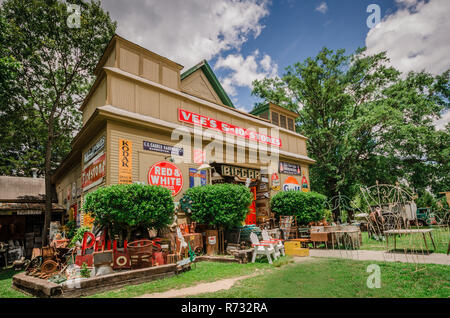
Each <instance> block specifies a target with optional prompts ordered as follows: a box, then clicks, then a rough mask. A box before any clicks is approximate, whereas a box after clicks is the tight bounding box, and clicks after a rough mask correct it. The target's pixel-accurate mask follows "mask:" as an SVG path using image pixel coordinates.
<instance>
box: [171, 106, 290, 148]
mask: <svg viewBox="0 0 450 318" xmlns="http://www.w3.org/2000/svg"><path fill="white" fill-rule="evenodd" d="M178 120H179V121H182V122H185V123H189V124H193V125H197V126H202V127H204V128H211V129H215V130H218V131H220V132H223V133H225V134H230V135H234V136H238V137H242V138H245V139H249V140H253V141H258V142H261V143H265V144H269V145H272V146H276V147H281V139H280V138H275V137H271V136H266V135H264V134H260V133H258V132H256V131H253V130H248V129H245V128H242V127H238V126H235V125H232V124H228V123H225V122H223V121H220V120H217V119H213V118H210V117H208V116H203V115H200V114H196V113H193V112H190V111H188V110H185V109H181V108H179V109H178Z"/></svg>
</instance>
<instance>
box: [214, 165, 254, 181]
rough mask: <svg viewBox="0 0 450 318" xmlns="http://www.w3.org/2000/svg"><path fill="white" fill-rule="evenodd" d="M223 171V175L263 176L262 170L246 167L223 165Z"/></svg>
mask: <svg viewBox="0 0 450 318" xmlns="http://www.w3.org/2000/svg"><path fill="white" fill-rule="evenodd" d="M221 172H222V173H221V175H222V176H228V177H239V178H243V179H247V178H250V179H259V178H260V177H261V172H260V171H259V170H256V169H251V168H245V167H237V166H229V165H222V166H221Z"/></svg>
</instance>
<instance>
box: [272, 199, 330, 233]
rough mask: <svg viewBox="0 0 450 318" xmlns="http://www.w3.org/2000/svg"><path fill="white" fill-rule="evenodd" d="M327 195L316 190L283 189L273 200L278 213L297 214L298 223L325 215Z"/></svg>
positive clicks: (318, 219)
mask: <svg viewBox="0 0 450 318" xmlns="http://www.w3.org/2000/svg"><path fill="white" fill-rule="evenodd" d="M325 200H326V197H325V196H324V195H322V194H320V193H316V192H302V191H281V192H278V193H277V194H276V195H275V196H274V197H273V198H272V200H271V203H270V205H271V209H272V212H274V213H275V214H276V215H278V216H280V215H295V216H297V223H298V224H302V225H304V224H308V223H310V222H317V221H320V220H323V218H324V217H325Z"/></svg>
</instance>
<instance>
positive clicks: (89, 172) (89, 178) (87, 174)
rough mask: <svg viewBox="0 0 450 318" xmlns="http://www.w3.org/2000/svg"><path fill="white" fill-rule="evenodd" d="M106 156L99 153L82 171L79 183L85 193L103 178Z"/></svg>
mask: <svg viewBox="0 0 450 318" xmlns="http://www.w3.org/2000/svg"><path fill="white" fill-rule="evenodd" d="M105 166H106V154H104V153H100V154H98V155H97V156H96V157H94V158H93V159H92V160H91V161H90V162H89V163H88V165H87V166H86V168H85V169H84V171H83V173H82V176H81V182H82V188H83V191H87V190H89V189H91V188H93V187H95V186H96V185H99V184H100V183H102V181H103V177H104V176H105Z"/></svg>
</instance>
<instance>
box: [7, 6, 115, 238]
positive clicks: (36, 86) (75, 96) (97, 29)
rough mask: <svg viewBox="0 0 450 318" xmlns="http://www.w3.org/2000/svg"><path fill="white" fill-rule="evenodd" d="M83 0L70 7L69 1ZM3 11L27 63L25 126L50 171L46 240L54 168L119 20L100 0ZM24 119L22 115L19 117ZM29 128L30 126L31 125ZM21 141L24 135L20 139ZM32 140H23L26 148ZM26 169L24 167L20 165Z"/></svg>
mask: <svg viewBox="0 0 450 318" xmlns="http://www.w3.org/2000/svg"><path fill="white" fill-rule="evenodd" d="M68 2H69V3H72V4H75V5H77V6H79V7H78V8H79V12H80V16H79V17H80V19H79V22H80V25H79V27H73V26H74V24H73V23H72V22H75V26H76V22H77V20H78V18H77V10H70V9H69V10H68V4H67V3H68ZM0 15H1V16H3V17H4V19H5V20H6V21H7V23H8V26H9V27H10V28H11V32H9V36H8V38H7V50H8V51H9V54H10V55H11V56H12V57H14V58H15V59H16V60H17V61H18V62H19V63H20V64H21V67H20V69H19V72H18V82H19V84H20V86H21V87H22V89H21V92H20V96H19V97H18V100H19V103H18V105H17V107H18V108H17V111H18V114H20V116H21V118H22V119H23V122H22V125H23V126H22V127H24V126H25V125H31V124H32V125H33V126H32V127H27V129H30V130H31V131H32V134H31V135H30V136H31V138H35V139H36V142H35V143H36V145H37V146H38V147H37V151H39V152H40V154H41V155H40V156H32V155H31V156H30V157H31V158H35V159H34V160H35V162H36V163H37V164H38V165H39V166H38V167H37V168H38V169H39V170H40V172H43V174H44V176H45V193H46V203H45V207H46V211H45V222H44V230H43V234H42V235H43V244H46V243H47V241H48V239H47V234H48V229H49V224H50V216H51V191H52V187H51V180H50V178H51V174H52V171H53V170H54V169H55V168H56V167H57V166H58V164H59V162H61V160H62V158H64V157H65V155H66V154H67V153H68V152H69V150H70V140H71V139H72V138H73V136H74V135H75V133H76V132H77V131H78V130H79V129H80V127H81V115H80V112H79V111H78V108H79V106H80V105H81V102H82V100H83V98H84V96H85V94H86V92H87V91H88V89H89V87H90V85H91V84H92V81H93V70H94V68H95V66H96V63H97V62H98V60H99V58H100V56H101V55H102V53H103V50H104V48H105V46H106V45H107V43H108V41H109V40H110V38H111V37H112V35H113V34H114V32H115V28H116V24H115V22H112V21H111V19H110V17H109V15H108V13H106V12H104V11H103V10H102V8H101V7H100V3H99V2H95V1H91V2H85V1H82V0H76V1H64V2H63V1H61V0H33V1H21V0H6V1H4V2H3V3H2V8H1V11H0ZM17 120H18V121H19V122H20V118H19V119H17ZM27 131H28V130H27ZM19 141H20V140H19ZM27 147H30V145H27V144H25V145H24V144H17V145H16V149H17V151H18V152H19V153H20V152H21V151H23V148H27ZM19 169H20V168H19Z"/></svg>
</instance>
